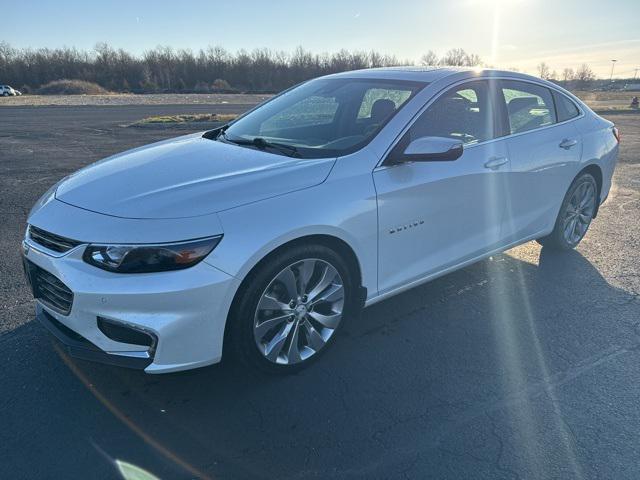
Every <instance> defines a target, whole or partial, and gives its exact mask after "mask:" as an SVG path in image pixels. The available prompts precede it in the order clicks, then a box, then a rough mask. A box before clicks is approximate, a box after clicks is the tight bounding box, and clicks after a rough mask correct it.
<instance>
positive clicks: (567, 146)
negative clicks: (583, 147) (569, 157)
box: [558, 138, 578, 150]
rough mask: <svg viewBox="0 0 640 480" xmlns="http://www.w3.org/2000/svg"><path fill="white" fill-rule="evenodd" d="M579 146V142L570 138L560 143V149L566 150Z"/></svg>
mask: <svg viewBox="0 0 640 480" xmlns="http://www.w3.org/2000/svg"><path fill="white" fill-rule="evenodd" d="M577 144H578V141H577V140H573V139H571V140H570V139H568V138H565V139H564V140H562V142H560V145H558V146H559V147H560V148H564V149H565V150H569V149H570V148H571V147H573V146H574V145H577Z"/></svg>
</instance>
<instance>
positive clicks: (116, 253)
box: [82, 235, 222, 273]
mask: <svg viewBox="0 0 640 480" xmlns="http://www.w3.org/2000/svg"><path fill="white" fill-rule="evenodd" d="M221 239H222V235H219V236H217V237H211V238H201V239H198V240H190V241H188V242H180V243H167V244H160V245H89V246H88V247H87V248H86V250H85V251H84V255H83V256H82V258H83V259H84V261H85V262H87V263H89V264H91V265H94V266H96V267H98V268H102V269H103V270H109V271H110V272H118V273H149V272H164V271H167V270H181V269H183V268H189V267H192V266H194V265H195V264H196V263H198V262H199V261H200V260H202V259H203V258H204V257H206V256H207V255H209V253H210V252H211V250H213V249H214V248H215V247H216V245H218V243H220V240H221Z"/></svg>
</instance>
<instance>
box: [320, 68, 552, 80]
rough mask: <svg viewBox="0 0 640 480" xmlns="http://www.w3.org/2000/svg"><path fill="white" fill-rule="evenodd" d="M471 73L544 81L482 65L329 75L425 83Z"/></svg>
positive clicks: (389, 69)
mask: <svg viewBox="0 0 640 480" xmlns="http://www.w3.org/2000/svg"><path fill="white" fill-rule="evenodd" d="M463 73H473V74H474V76H478V77H497V76H506V77H511V78H521V79H523V80H534V81H536V82H539V83H546V82H545V81H544V80H542V79H540V78H538V77H533V76H531V75H527V74H524V73H519V72H511V71H507V70H497V69H492V68H482V67H416V66H407V67H382V68H367V69H363V70H351V71H348V72H341V73H336V74H333V75H329V77H330V78H371V79H384V80H409V81H418V82H425V83H432V82H435V81H437V80H440V79H442V78H444V77H449V76H452V75H456V74H463Z"/></svg>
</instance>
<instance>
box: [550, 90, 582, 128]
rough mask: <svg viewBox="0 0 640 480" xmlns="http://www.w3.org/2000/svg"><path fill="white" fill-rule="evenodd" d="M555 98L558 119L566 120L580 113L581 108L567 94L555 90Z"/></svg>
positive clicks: (560, 120)
mask: <svg viewBox="0 0 640 480" xmlns="http://www.w3.org/2000/svg"><path fill="white" fill-rule="evenodd" d="M553 99H554V100H555V102H556V111H557V112H558V121H559V122H565V121H567V120H570V119H572V118H575V117H577V116H578V115H580V110H578V107H576V104H575V103H573V101H572V100H570V99H569V97H567V96H566V95H563V94H561V93H560V92H555V91H554V92H553Z"/></svg>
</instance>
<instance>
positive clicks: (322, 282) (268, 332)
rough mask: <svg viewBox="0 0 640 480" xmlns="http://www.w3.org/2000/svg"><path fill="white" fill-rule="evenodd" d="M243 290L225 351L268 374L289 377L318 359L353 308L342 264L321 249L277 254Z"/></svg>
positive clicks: (350, 287) (300, 248)
mask: <svg viewBox="0 0 640 480" xmlns="http://www.w3.org/2000/svg"><path fill="white" fill-rule="evenodd" d="M245 285H246V288H243V290H242V291H240V292H239V295H240V297H239V298H238V301H237V302H236V303H237V305H235V306H234V309H233V312H232V315H231V317H230V319H229V322H230V325H229V328H230V335H229V339H228V340H229V346H230V347H231V348H232V350H233V351H234V353H235V354H236V356H238V357H239V358H240V360H241V361H242V362H243V363H245V364H248V365H249V366H251V367H256V368H259V369H261V370H264V371H268V372H273V373H292V372H295V371H298V370H300V369H301V368H304V367H306V366H307V365H309V364H310V363H311V362H313V361H314V360H316V359H317V358H318V356H319V355H320V354H321V353H323V352H324V351H325V350H326V349H327V347H328V346H329V345H330V344H331V343H332V342H333V341H334V339H335V337H336V334H337V332H338V331H339V330H340V328H341V327H342V326H343V324H344V323H345V317H348V316H350V315H351V313H352V311H353V309H354V308H355V302H354V292H355V288H354V283H353V277H352V274H351V272H350V271H349V268H348V266H347V264H346V262H345V261H344V260H343V259H342V258H341V257H340V256H339V255H338V254H337V253H336V252H334V251H333V250H331V249H329V248H327V247H325V246H322V245H309V246H296V247H293V248H291V249H290V250H287V251H284V252H282V253H279V254H276V255H275V256H274V257H273V258H271V259H268V260H267V261H266V263H264V264H263V265H262V266H260V267H259V268H258V270H257V271H256V272H255V273H253V274H251V277H250V278H248V279H247V281H246V282H245Z"/></svg>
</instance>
